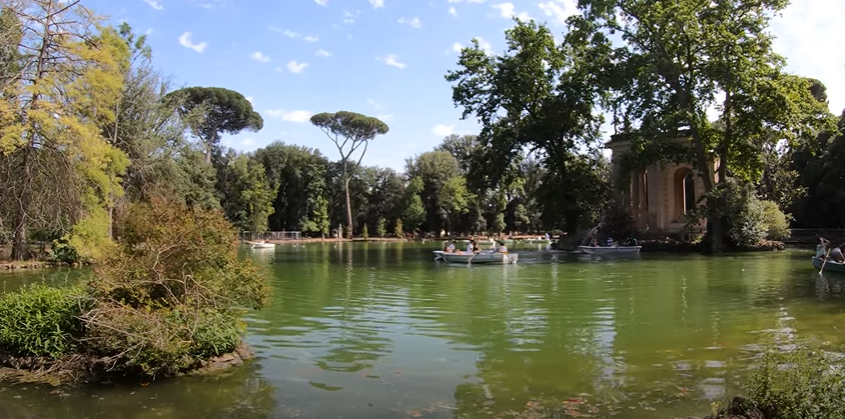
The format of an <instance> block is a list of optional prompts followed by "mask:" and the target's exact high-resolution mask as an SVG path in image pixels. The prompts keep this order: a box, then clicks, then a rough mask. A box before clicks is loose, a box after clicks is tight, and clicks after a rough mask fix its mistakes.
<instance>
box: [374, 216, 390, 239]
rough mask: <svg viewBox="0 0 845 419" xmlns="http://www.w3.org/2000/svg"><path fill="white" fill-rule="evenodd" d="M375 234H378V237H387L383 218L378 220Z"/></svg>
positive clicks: (385, 221)
mask: <svg viewBox="0 0 845 419" xmlns="http://www.w3.org/2000/svg"><path fill="white" fill-rule="evenodd" d="M376 234H378V236H379V237H385V236H387V220H385V219H384V218H379V219H378V224H376Z"/></svg>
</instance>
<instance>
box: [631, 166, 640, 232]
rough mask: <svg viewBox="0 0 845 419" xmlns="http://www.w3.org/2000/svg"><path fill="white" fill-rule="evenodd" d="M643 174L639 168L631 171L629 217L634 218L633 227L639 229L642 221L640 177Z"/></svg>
mask: <svg viewBox="0 0 845 419" xmlns="http://www.w3.org/2000/svg"><path fill="white" fill-rule="evenodd" d="M642 178H643V174H642V172H640V171H639V170H638V171H636V172H634V173H631V194H632V195H633V206H632V208H631V218H633V219H634V228H636V229H638V230H640V229H642V227H640V225H641V224H642V222H641V221H640V220H641V219H642V211H641V205H642V203H641V200H642V193H641V192H640V189H641V188H642V180H643V179H642Z"/></svg>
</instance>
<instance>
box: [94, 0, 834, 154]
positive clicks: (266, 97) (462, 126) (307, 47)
mask: <svg viewBox="0 0 845 419" xmlns="http://www.w3.org/2000/svg"><path fill="white" fill-rule="evenodd" d="M83 2H84V4H85V5H87V6H88V7H90V8H92V9H94V10H95V11H96V12H98V13H100V14H102V15H106V16H108V17H109V19H110V20H111V21H113V22H115V23H117V22H119V21H123V20H125V21H127V22H129V24H130V25H131V26H132V27H133V29H134V30H135V31H136V32H139V33H143V32H146V33H148V34H149V43H150V44H151V45H152V47H153V54H154V63H155V65H156V66H157V67H158V68H160V69H161V70H162V71H163V72H164V73H165V74H167V75H170V76H172V79H173V81H174V82H175V83H176V84H177V85H178V86H219V87H225V88H229V89H233V90H237V91H239V92H241V93H242V94H243V95H244V96H247V97H248V98H249V99H250V100H251V101H252V103H253V106H254V107H255V110H256V111H258V112H259V113H261V114H262V116H263V117H264V121H265V123H264V129H263V130H261V131H260V132H258V133H252V132H245V133H241V134H239V135H236V136H228V137H226V138H225V139H224V143H225V144H226V145H228V146H230V147H233V148H236V149H239V150H245V151H250V150H255V149H256V148H259V147H262V146H265V145H267V144H269V143H271V142H273V141H275V140H281V141H284V142H286V143H289V144H300V145H305V146H309V147H315V148H318V149H320V150H321V151H323V153H324V154H326V155H327V156H328V157H330V158H332V159H336V158H337V157H338V154H337V150H336V149H334V145H333V144H332V143H331V142H330V141H329V140H328V138H326V137H325V136H324V134H323V133H322V132H321V131H320V130H319V129H317V128H316V127H313V126H312V125H311V124H310V123H309V122H308V118H309V117H310V116H311V115H312V114H314V113H318V112H335V111H339V110H349V111H354V112H360V113H364V114H367V115H371V116H377V117H380V118H382V119H383V120H384V121H385V122H387V123H388V125H390V132H389V133H388V134H387V135H384V136H382V137H379V138H377V139H376V140H375V141H374V142H373V144H371V147H370V148H369V151H368V153H367V156H366V157H365V158H364V163H365V164H368V165H379V166H385V167H393V168H395V169H399V170H401V169H403V167H404V161H405V159H406V158H407V157H411V156H413V155H415V154H418V153H422V152H425V151H429V150H431V149H432V148H433V147H434V146H436V145H437V144H438V143H440V141H441V140H442V139H443V137H444V136H445V135H448V134H450V133H453V132H454V133H459V134H463V133H474V132H476V131H477V129H478V128H477V126H476V124H475V122H474V121H461V120H460V110H459V109H456V108H454V106H453V104H452V100H451V87H450V85H449V83H447V82H446V81H445V80H444V78H443V77H444V75H445V74H446V72H447V71H448V70H450V69H454V68H456V65H455V63H456V60H457V52H456V50H455V48H456V46H457V45H466V44H468V43H469V42H470V40H471V39H472V38H474V37H479V38H481V40H482V45H485V46H486V47H487V48H489V49H490V50H491V51H492V52H494V53H497V52H501V51H502V50H503V48H504V45H503V32H504V30H505V29H506V28H508V27H510V26H512V23H513V22H512V21H511V20H510V19H511V17H512V16H514V15H516V16H520V17H532V18H534V19H536V20H540V21H545V22H548V23H549V24H550V25H551V26H552V27H553V28H554V29H556V30H558V31H562V30H563V25H562V22H563V20H564V19H565V18H566V17H567V16H568V15H569V14H571V13H572V12H573V11H574V4H575V3H576V0H543V1H525V0H514V1H512V2H502V1H501V0H432V1H428V0H263V1H259V0H119V1H118V0H84V1H83ZM844 21H845V1H842V0H796V1H795V2H794V4H793V5H791V6H790V7H789V8H788V9H787V10H786V11H785V13H784V14H783V16H781V17H778V18H777V19H776V20H775V22H774V24H773V27H772V32H773V33H774V34H775V35H776V36H778V38H779V39H778V41H777V43H776V49H777V51H778V52H780V53H781V54H783V55H785V56H786V57H787V59H788V60H789V70H790V71H792V72H794V73H797V74H800V75H804V76H809V77H816V78H818V79H820V80H822V82H824V83H825V84H826V85H827V87H828V96H829V97H830V105H831V110H832V111H833V112H834V113H836V114H839V113H840V112H841V110H842V109H843V108H845V49H843V48H841V46H839V45H838V43H839V42H841V39H843V35H845V34H844V33H843V25H842V22H844Z"/></svg>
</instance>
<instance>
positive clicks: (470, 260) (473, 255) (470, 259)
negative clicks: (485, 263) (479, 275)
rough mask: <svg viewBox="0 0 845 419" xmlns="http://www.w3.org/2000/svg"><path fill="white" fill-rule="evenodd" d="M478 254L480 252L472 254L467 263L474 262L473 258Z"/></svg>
mask: <svg viewBox="0 0 845 419" xmlns="http://www.w3.org/2000/svg"><path fill="white" fill-rule="evenodd" d="M474 250H475V249H473V251H474ZM477 254H478V253H473V254H472V256H470V257H469V259H467V265H469V264H471V263H472V259H473V258H474V257H475V255H477Z"/></svg>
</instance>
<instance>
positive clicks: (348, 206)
mask: <svg viewBox="0 0 845 419" xmlns="http://www.w3.org/2000/svg"><path fill="white" fill-rule="evenodd" d="M343 190H344V192H345V193H346V225H347V227H346V231H347V233H346V234H347V238H348V239H349V240H352V199H351V198H350V197H349V177H348V176H347V174H346V168H345V167H344V168H343Z"/></svg>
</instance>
